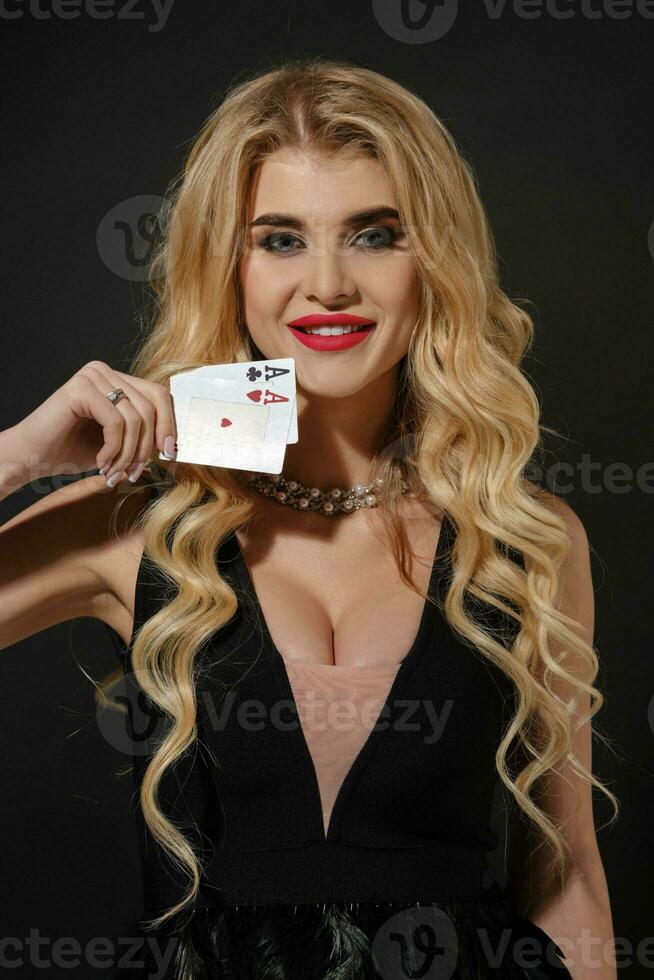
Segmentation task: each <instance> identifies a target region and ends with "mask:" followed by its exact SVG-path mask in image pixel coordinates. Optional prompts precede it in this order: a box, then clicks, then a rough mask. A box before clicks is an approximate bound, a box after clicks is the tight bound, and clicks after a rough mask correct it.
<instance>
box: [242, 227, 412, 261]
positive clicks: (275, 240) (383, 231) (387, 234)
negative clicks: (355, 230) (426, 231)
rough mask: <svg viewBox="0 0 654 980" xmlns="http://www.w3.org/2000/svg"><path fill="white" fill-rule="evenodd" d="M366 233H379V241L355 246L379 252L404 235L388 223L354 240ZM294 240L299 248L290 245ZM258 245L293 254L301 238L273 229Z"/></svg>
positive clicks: (270, 250)
mask: <svg viewBox="0 0 654 980" xmlns="http://www.w3.org/2000/svg"><path fill="white" fill-rule="evenodd" d="M368 235H373V236H374V235H377V236H379V235H381V241H377V242H373V243H372V244H368V245H366V244H364V245H359V244H357V245H356V246H355V247H356V248H364V249H368V250H370V251H373V252H379V251H381V250H382V249H385V248H392V247H393V245H394V244H395V242H397V241H398V240H399V239H400V238H403V237H404V231H403V230H402V229H401V228H397V229H396V228H392V227H390V226H388V225H379V226H377V227H375V228H367V229H366V230H365V231H362V232H359V234H358V235H357V238H356V239H355V241H357V240H358V239H359V238H364V237H366V236H368ZM294 242H295V243H298V244H299V245H300V248H293V247H290V246H292V244H293V243H294ZM284 243H286V244H287V245H289V247H284ZM258 246H259V248H262V249H264V251H266V252H271V253H272V254H273V255H293V253H294V252H299V251H300V250H301V248H302V247H303V246H302V243H301V240H300V239H299V238H298V237H297V236H296V235H293V234H292V233H291V232H290V231H275V232H272V233H271V234H270V235H265V236H264V237H263V238H261V239H260V240H259V242H258Z"/></svg>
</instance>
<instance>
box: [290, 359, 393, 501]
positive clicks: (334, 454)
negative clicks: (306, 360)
mask: <svg viewBox="0 0 654 980" xmlns="http://www.w3.org/2000/svg"><path fill="white" fill-rule="evenodd" d="M398 379H399V368H398V366H397V365H396V366H395V368H394V369H393V370H392V371H388V372H387V373H386V374H384V375H381V376H380V377H379V378H376V379H375V381H373V382H371V383H370V384H369V385H367V386H366V387H365V388H364V389H362V390H360V391H357V392H355V393H354V394H351V395H345V396H343V397H334V396H331V397H327V396H324V395H321V394H319V393H318V394H316V393H314V392H312V391H307V390H305V389H303V388H301V387H300V386H298V389H297V414H298V429H299V436H300V438H299V440H298V442H297V443H294V444H291V445H289V446H287V448H286V455H285V457H284V467H283V475H284V477H285V479H287V480H297V482H298V483H301V484H302V485H303V486H306V487H318V488H319V489H328V488H330V487H340V488H349V487H352V486H354V485H355V484H358V483H360V484H367V483H368V482H369V480H370V466H371V461H372V458H373V456H375V455H376V454H377V453H378V452H380V451H381V450H383V449H384V448H385V447H384V446H382V445H381V440H382V438H383V433H384V431H385V429H386V427H387V425H388V422H389V421H390V418H391V415H392V411H393V402H394V399H395V392H396V388H397V384H398Z"/></svg>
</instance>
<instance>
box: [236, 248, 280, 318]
mask: <svg viewBox="0 0 654 980" xmlns="http://www.w3.org/2000/svg"><path fill="white" fill-rule="evenodd" d="M240 282H241V290H242V293H243V301H244V303H245V309H246V311H247V313H248V315H250V316H262V315H269V316H270V315H272V316H275V315H276V314H277V312H278V307H279V306H280V304H283V302H284V296H285V289H284V283H283V279H282V277H281V276H280V275H279V272H278V271H276V270H274V269H271V267H270V265H269V264H268V263H265V262H257V261H256V260H255V259H251V260H249V261H248V262H247V263H244V264H243V266H242V268H241V273H240Z"/></svg>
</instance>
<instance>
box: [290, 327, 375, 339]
mask: <svg viewBox="0 0 654 980" xmlns="http://www.w3.org/2000/svg"><path fill="white" fill-rule="evenodd" d="M302 329H303V331H304V332H305V333H310V334H314V335H317V336H319V337H340V336H341V334H344V333H353V332H355V333H356V331H357V330H361V327H351V326H349V325H347V326H345V325H343V326H340V325H339V326H333V327H332V326H327V327H303V328H302Z"/></svg>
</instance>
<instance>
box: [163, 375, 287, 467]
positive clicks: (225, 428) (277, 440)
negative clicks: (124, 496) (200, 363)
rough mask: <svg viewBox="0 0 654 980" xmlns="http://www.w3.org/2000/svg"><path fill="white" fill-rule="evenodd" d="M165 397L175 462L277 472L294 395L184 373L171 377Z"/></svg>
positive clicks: (264, 386)
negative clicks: (171, 411)
mask: <svg viewBox="0 0 654 980" xmlns="http://www.w3.org/2000/svg"><path fill="white" fill-rule="evenodd" d="M202 370H204V369H202ZM190 374H193V375H194V377H193V378H192V379H191V378H190V377H189V375H190ZM179 379H184V380H183V383H181V384H180V382H179ZM171 395H172V398H173V404H174V409H175V421H176V424H177V447H178V449H177V456H176V458H177V460H178V461H179V462H183V463H202V464H204V465H208V466H225V467H227V468H233V469H242V470H248V471H249V470H251V471H256V472H262V473H280V472H281V469H282V466H283V462H284V454H285V452H286V445H287V442H286V439H287V435H288V430H289V423H290V418H291V414H292V412H293V411H294V406H295V392H294V391H290V390H288V391H287V393H285V392H284V391H281V390H276V389H275V388H273V387H272V385H267V384H265V383H263V384H261V383H259V384H257V383H249V384H242V383H241V382H238V381H229V380H226V379H222V378H215V377H206V376H200V377H197V375H196V374H195V372H186V373H185V374H184V375H175V376H173V377H172V378H171ZM159 455H160V458H161V459H166V458H167V457H165V456H164V455H163V454H161V453H160V454H159Z"/></svg>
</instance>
